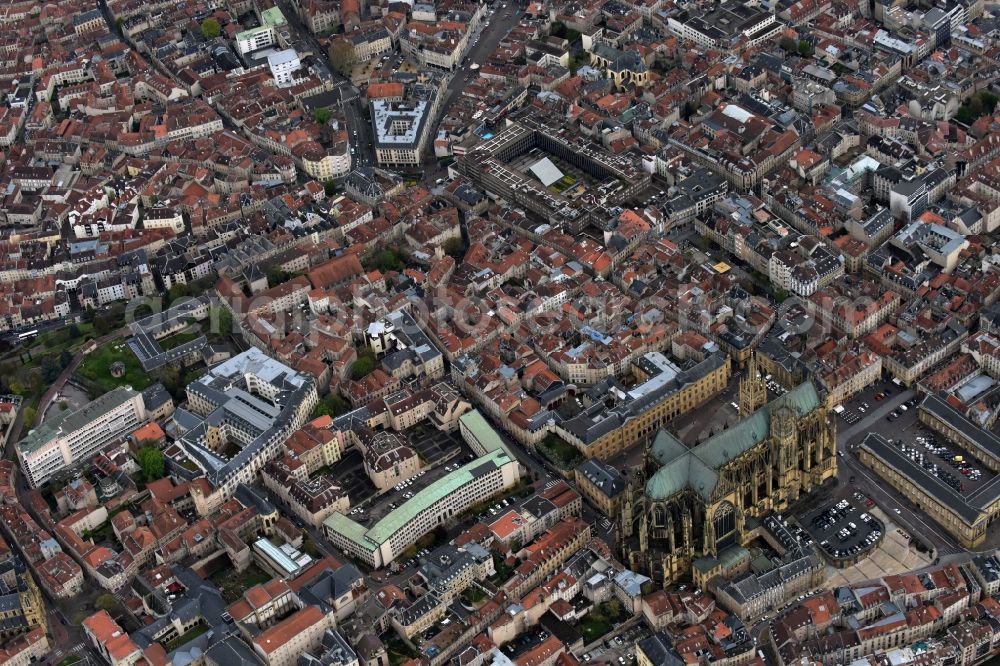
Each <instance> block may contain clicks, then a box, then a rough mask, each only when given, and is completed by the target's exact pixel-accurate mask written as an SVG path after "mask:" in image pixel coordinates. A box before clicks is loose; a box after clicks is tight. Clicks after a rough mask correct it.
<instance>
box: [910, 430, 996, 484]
mask: <svg viewBox="0 0 1000 666" xmlns="http://www.w3.org/2000/svg"><path fill="white" fill-rule="evenodd" d="M893 443H894V444H896V445H897V446H898V447H899V450H900V451H901V452H902V453H903V454H904V455H905V456H906V457H907V458H909V459H910V460H911V461H913V462H914V463H916V464H918V465H920V466H921V467H923V468H924V469H925V470H927V471H928V472H929V473H931V474H933V475H934V476H936V477H937V478H938V479H940V480H941V481H943V482H944V483H946V484H948V485H949V486H951V487H952V488H953V489H955V490H957V491H958V492H960V493H971V492H974V491H975V490H976V489H977V488H979V487H980V486H982V485H983V484H984V483H986V482H988V481H990V480H991V479H993V478H994V476H995V475H994V474H993V473H992V472H990V471H989V470H986V469H984V468H983V467H981V466H980V465H979V463H978V462H977V461H976V460H975V459H974V458H972V457H970V456H969V454H968V453H966V452H965V451H963V450H962V449H960V448H958V447H956V446H955V445H953V444H951V443H950V442H946V441H943V440H942V438H940V437H938V436H937V435H936V434H935V433H933V432H930V431H929V430H924V429H920V430H917V431H916V432H914V433H912V434H911V435H910V436H903V437H900V438H897V439H895V440H894V442H893Z"/></svg>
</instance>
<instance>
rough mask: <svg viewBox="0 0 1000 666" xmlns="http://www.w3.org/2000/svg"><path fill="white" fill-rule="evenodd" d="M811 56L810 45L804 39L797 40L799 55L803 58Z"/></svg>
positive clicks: (811, 48)
mask: <svg viewBox="0 0 1000 666" xmlns="http://www.w3.org/2000/svg"><path fill="white" fill-rule="evenodd" d="M812 54H813V47H812V44H810V43H809V42H807V41H806V40H804V39H800V40H799V55H800V56H802V57H803V58H808V57H810V56H811V55H812Z"/></svg>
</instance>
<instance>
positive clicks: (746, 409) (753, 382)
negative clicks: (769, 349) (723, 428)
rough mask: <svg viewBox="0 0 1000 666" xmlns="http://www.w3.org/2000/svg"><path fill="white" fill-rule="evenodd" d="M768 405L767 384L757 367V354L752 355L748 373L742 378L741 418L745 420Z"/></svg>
mask: <svg viewBox="0 0 1000 666" xmlns="http://www.w3.org/2000/svg"><path fill="white" fill-rule="evenodd" d="M765 404H767V384H766V383H765V382H764V375H763V374H762V373H761V372H760V370H759V368H758V367H757V354H756V353H752V354H750V361H749V362H747V371H746V373H745V374H744V375H743V376H742V377H741V378H740V418H741V419H745V418H746V417H748V416H750V415H751V414H753V413H754V412H756V411H757V410H758V409H760V408H761V407H763V406H764V405H765Z"/></svg>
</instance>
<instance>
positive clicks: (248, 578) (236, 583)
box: [211, 564, 271, 603]
mask: <svg viewBox="0 0 1000 666" xmlns="http://www.w3.org/2000/svg"><path fill="white" fill-rule="evenodd" d="M211 580H212V582H213V583H215V584H216V585H218V586H219V592H221V593H222V598H223V600H225V601H226V602H227V603H232V602H233V601H236V600H237V599H239V598H240V597H242V596H243V593H244V592H246V591H247V590H249V589H250V588H251V587H253V586H254V585H261V584H263V583H266V582H267V581H269V580H271V574H269V573H267V572H266V571H264V570H262V569H261V568H260V567H258V566H257V565H255V564H251V565H250V566H249V567H247V569H246V570H245V571H239V572H237V571H234V570H232V569H223V570H222V571H219V572H217V573H216V574H215V575H213V576H212V578H211Z"/></svg>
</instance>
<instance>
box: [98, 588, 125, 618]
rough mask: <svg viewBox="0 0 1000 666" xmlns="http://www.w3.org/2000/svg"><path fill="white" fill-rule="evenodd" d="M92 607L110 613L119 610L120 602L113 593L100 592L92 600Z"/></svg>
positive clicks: (116, 612)
mask: <svg viewBox="0 0 1000 666" xmlns="http://www.w3.org/2000/svg"><path fill="white" fill-rule="evenodd" d="M94 608H96V609H98V610H103V611H107V612H108V613H109V614H110V615H117V614H118V613H119V612H121V604H120V603H119V602H118V599H117V598H116V597H115V595H113V594H107V593H105V594H102V595H100V596H99V597H97V599H95V600H94Z"/></svg>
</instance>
